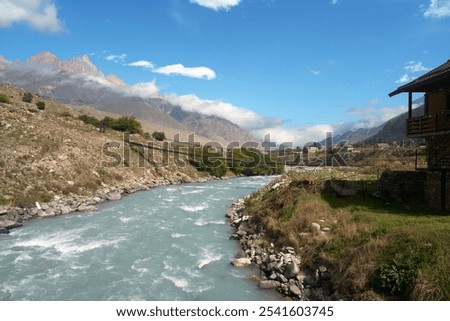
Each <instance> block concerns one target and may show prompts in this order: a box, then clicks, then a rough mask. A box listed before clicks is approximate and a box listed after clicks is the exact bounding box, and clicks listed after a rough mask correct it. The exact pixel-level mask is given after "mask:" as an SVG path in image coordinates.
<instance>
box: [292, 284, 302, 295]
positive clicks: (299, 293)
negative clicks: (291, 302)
mask: <svg viewBox="0 0 450 321" xmlns="http://www.w3.org/2000/svg"><path fill="white" fill-rule="evenodd" d="M289 291H290V292H291V293H292V294H294V295H302V291H301V290H300V289H299V288H298V286H296V285H291V286H290V287H289Z"/></svg>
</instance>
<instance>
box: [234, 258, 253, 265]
mask: <svg viewBox="0 0 450 321" xmlns="http://www.w3.org/2000/svg"><path fill="white" fill-rule="evenodd" d="M231 264H233V265H234V266H235V267H245V266H249V265H250V264H252V261H251V260H250V259H249V258H239V259H235V260H234V261H233V262H232V263H231Z"/></svg>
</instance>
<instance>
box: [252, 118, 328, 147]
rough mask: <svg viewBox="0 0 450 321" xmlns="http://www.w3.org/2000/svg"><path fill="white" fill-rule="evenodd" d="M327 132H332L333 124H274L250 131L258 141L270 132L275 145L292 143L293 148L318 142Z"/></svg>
mask: <svg viewBox="0 0 450 321" xmlns="http://www.w3.org/2000/svg"><path fill="white" fill-rule="evenodd" d="M327 132H333V126H331V125H327V124H317V125H311V126H305V127H299V128H284V127H281V126H274V127H267V128H262V129H256V130H252V131H250V133H251V134H252V135H253V137H255V138H256V139H257V140H258V141H264V137H265V136H266V135H267V134H270V140H271V141H272V142H275V143H276V144H277V146H280V145H281V144H283V143H292V144H293V146H292V147H294V148H295V147H296V146H303V145H304V144H306V143H310V142H320V141H322V140H324V139H325V138H326V133H327Z"/></svg>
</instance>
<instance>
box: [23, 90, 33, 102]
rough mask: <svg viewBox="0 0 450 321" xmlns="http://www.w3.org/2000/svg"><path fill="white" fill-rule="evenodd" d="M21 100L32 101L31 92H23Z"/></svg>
mask: <svg viewBox="0 0 450 321" xmlns="http://www.w3.org/2000/svg"><path fill="white" fill-rule="evenodd" d="M22 101H23V102H26V103H31V102H32V101H33V94H32V93H30V92H26V93H25V94H23V97H22Z"/></svg>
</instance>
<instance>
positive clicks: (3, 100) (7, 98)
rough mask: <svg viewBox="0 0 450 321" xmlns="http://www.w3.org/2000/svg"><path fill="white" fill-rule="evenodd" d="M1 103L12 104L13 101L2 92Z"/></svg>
mask: <svg viewBox="0 0 450 321" xmlns="http://www.w3.org/2000/svg"><path fill="white" fill-rule="evenodd" d="M0 103H4V104H10V103H11V101H10V100H9V97H8V96H6V95H5V94H0Z"/></svg>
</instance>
